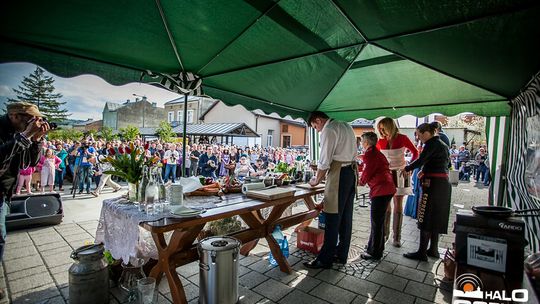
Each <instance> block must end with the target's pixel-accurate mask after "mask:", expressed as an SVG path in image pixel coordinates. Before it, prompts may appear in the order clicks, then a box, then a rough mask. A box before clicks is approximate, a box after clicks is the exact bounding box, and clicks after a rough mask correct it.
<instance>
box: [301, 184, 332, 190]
mask: <svg viewBox="0 0 540 304" xmlns="http://www.w3.org/2000/svg"><path fill="white" fill-rule="evenodd" d="M296 187H297V188H302V189H322V188H324V187H325V185H324V184H318V185H317V186H315V187H312V186H311V185H310V184H299V185H296Z"/></svg>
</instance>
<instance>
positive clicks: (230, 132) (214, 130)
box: [173, 123, 259, 137]
mask: <svg viewBox="0 0 540 304" xmlns="http://www.w3.org/2000/svg"><path fill="white" fill-rule="evenodd" d="M182 128H183V125H180V126H177V127H175V128H173V132H174V133H176V134H182ZM186 134H187V135H195V136H201V135H204V136H235V137H259V135H258V134H257V133H256V132H255V131H253V130H252V129H251V128H250V127H248V125H246V124H245V123H203V124H188V125H187V126H186Z"/></svg>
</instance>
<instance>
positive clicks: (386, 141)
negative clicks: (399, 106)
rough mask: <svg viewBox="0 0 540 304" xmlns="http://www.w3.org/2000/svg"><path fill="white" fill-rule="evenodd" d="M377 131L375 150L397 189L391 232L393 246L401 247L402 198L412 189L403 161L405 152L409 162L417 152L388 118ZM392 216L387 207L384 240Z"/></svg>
mask: <svg viewBox="0 0 540 304" xmlns="http://www.w3.org/2000/svg"><path fill="white" fill-rule="evenodd" d="M377 129H378V130H379V134H380V135H381V138H380V139H379V141H378V142H377V148H378V149H379V150H380V151H381V152H382V154H384V156H386V159H387V160H388V163H389V165H390V170H391V171H392V179H393V180H394V184H395V186H396V188H397V192H396V194H395V196H394V203H393V207H394V212H393V219H394V220H393V223H392V230H393V235H394V241H393V243H392V244H393V245H394V246H395V247H401V223H402V221H403V196H405V195H409V194H412V188H411V184H410V179H409V175H408V173H406V172H405V171H404V170H403V169H404V168H405V166H406V165H407V162H406V161H405V151H406V150H409V151H410V152H411V153H412V158H411V161H414V160H415V159H417V158H418V150H416V147H415V146H414V144H413V143H412V142H411V140H410V139H409V138H408V137H407V136H406V135H403V134H400V133H399V129H398V127H397V125H396V123H395V122H394V120H393V119H392V118H390V117H386V118H383V119H381V121H379V123H378V124H377ZM391 215H392V204H390V205H388V210H387V211H386V219H385V231H384V236H385V239H388V237H389V235H390V217H391Z"/></svg>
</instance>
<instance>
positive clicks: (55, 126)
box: [41, 117, 58, 130]
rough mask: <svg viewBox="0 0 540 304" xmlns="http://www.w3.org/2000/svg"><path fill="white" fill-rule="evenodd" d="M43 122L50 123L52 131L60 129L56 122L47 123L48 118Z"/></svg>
mask: <svg viewBox="0 0 540 304" xmlns="http://www.w3.org/2000/svg"><path fill="white" fill-rule="evenodd" d="M41 121H44V122H47V123H49V127H50V128H51V130H54V129H56V128H58V125H57V124H56V123H55V122H49V121H47V118H46V117H43V119H42V120H41Z"/></svg>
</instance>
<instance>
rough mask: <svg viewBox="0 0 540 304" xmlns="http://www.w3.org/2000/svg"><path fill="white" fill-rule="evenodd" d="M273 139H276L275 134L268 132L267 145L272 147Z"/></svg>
mask: <svg viewBox="0 0 540 304" xmlns="http://www.w3.org/2000/svg"><path fill="white" fill-rule="evenodd" d="M273 141H274V136H273V135H270V134H268V135H267V136H266V146H267V147H272V145H273V144H274V143H273Z"/></svg>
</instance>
